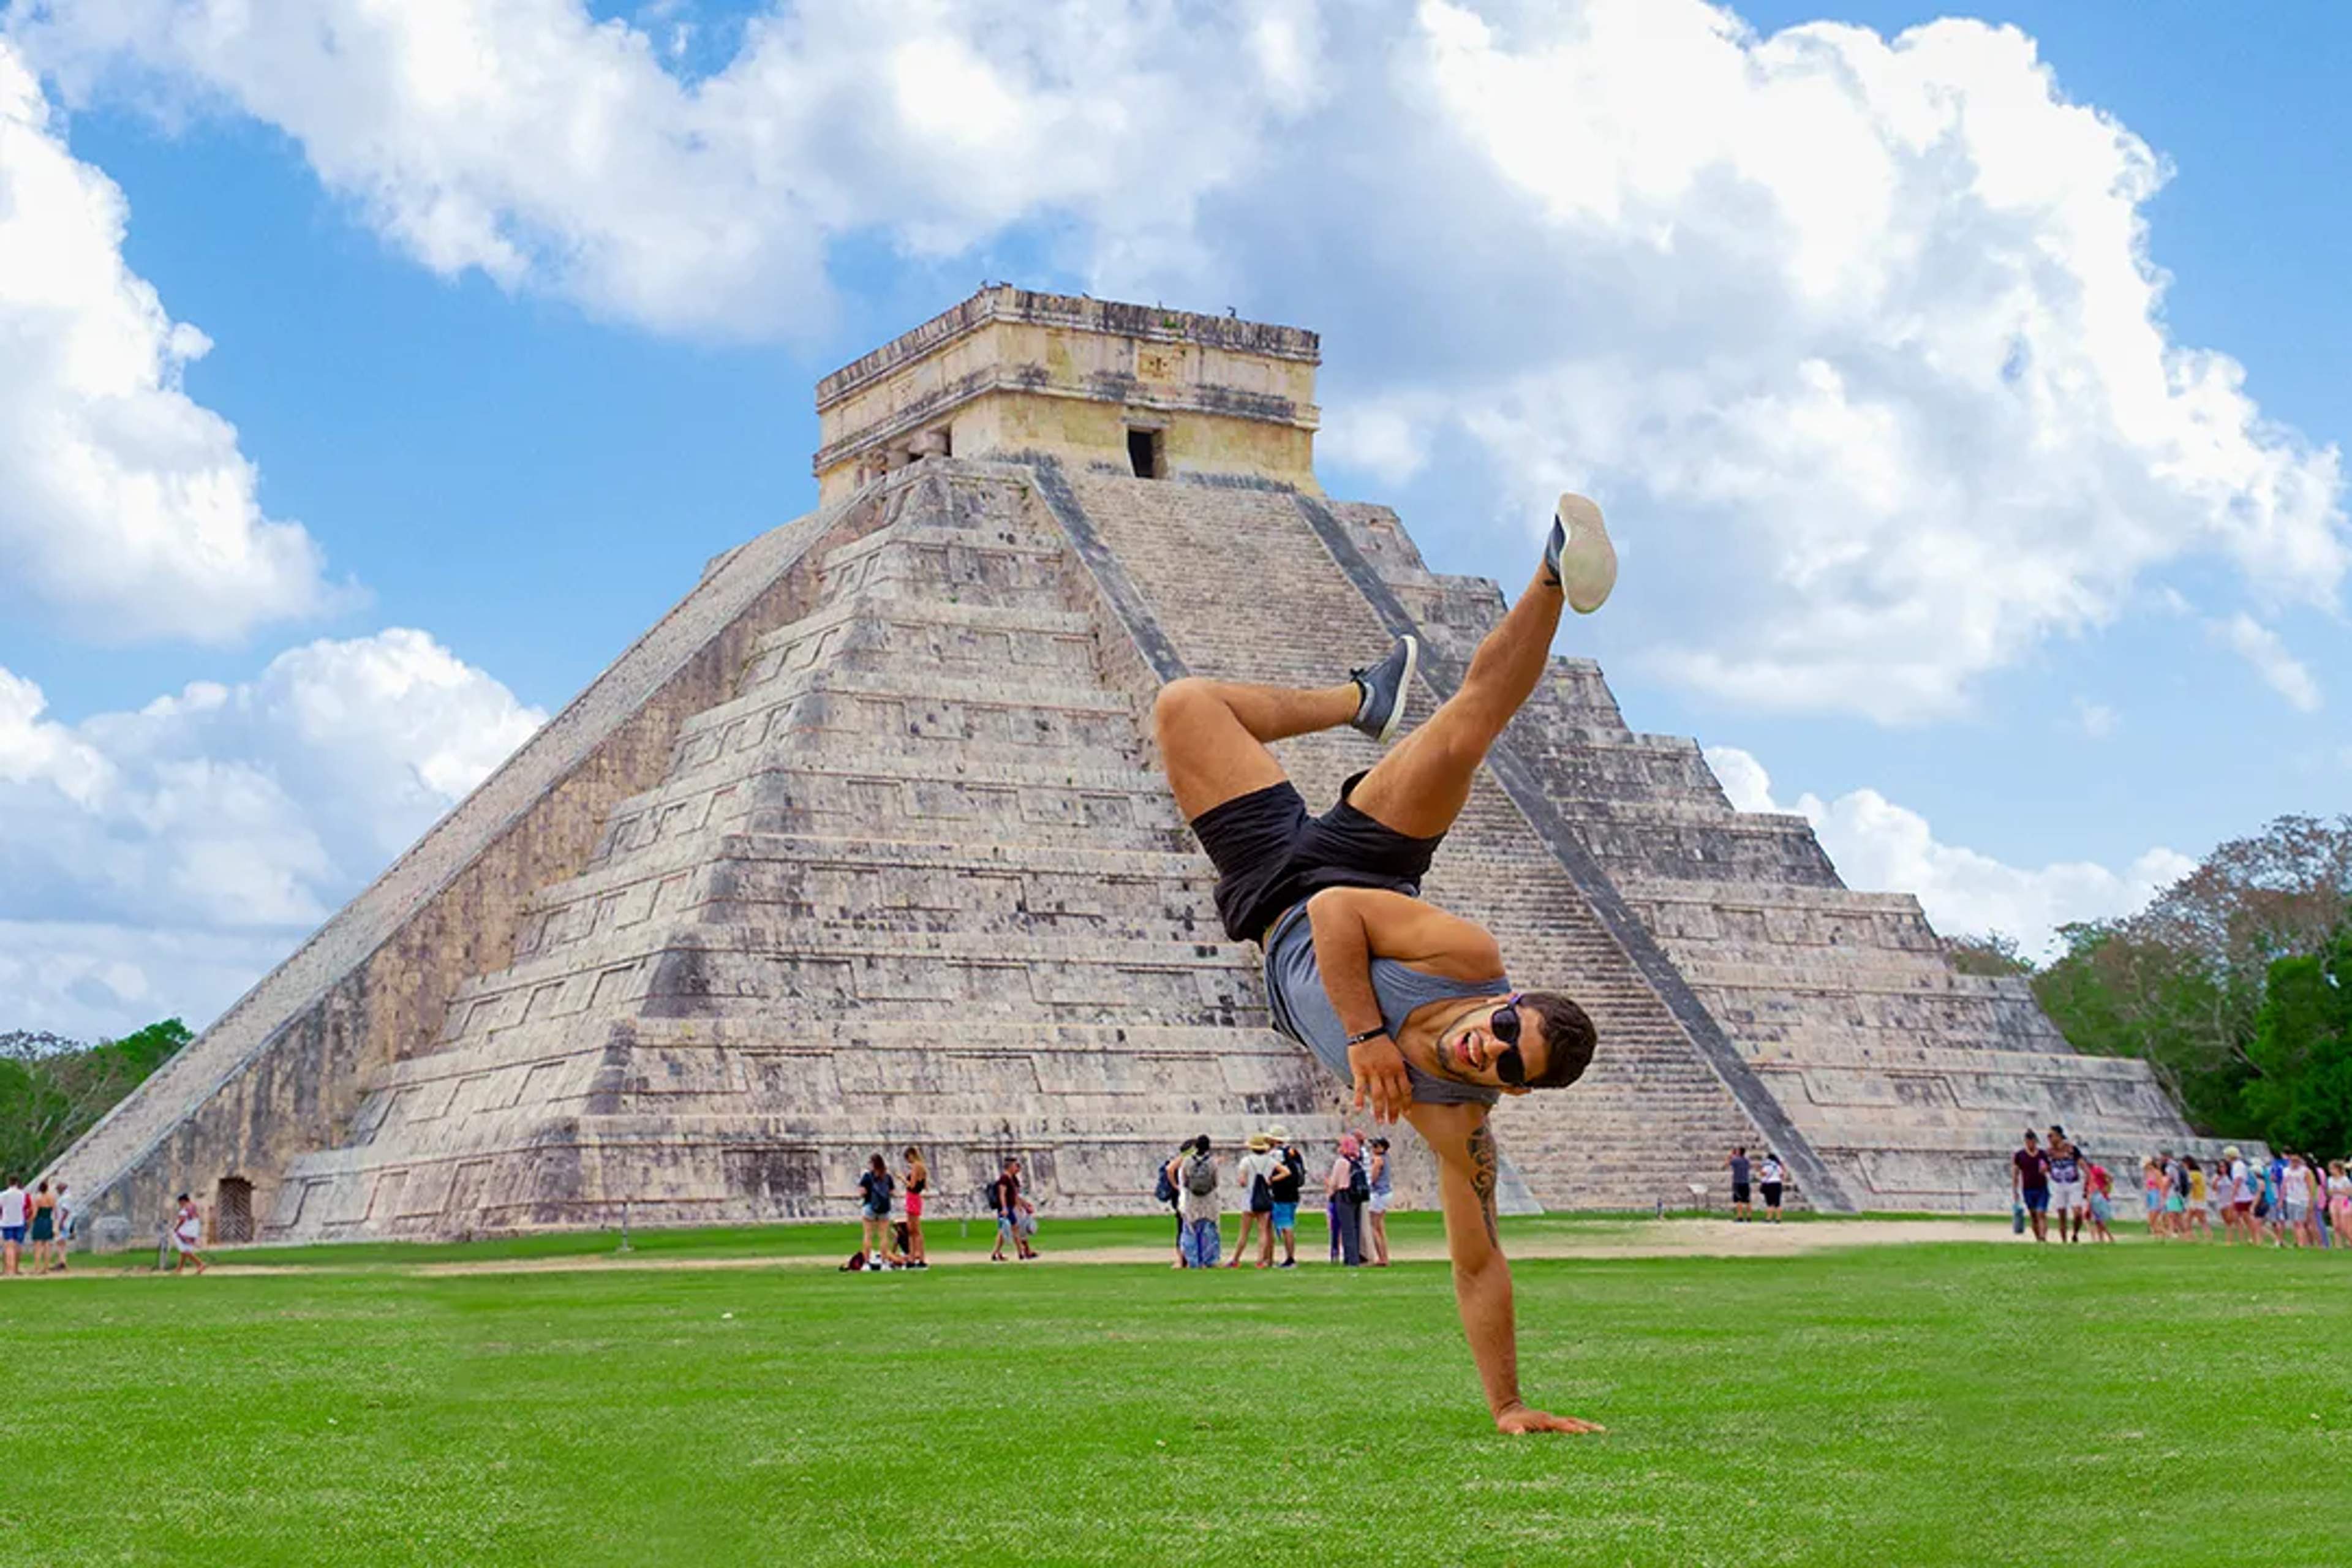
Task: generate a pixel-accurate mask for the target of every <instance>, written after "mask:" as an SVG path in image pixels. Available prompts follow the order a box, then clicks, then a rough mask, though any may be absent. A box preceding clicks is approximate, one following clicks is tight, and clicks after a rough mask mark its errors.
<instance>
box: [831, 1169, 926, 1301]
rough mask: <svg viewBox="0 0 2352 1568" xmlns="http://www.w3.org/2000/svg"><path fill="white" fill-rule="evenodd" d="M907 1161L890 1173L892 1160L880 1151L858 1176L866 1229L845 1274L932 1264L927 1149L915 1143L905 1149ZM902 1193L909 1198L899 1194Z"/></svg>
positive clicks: (851, 1255)
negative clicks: (926, 1247)
mask: <svg viewBox="0 0 2352 1568" xmlns="http://www.w3.org/2000/svg"><path fill="white" fill-rule="evenodd" d="M898 1157H899V1158H900V1159H902V1160H904V1161H905V1162H906V1164H905V1166H904V1167H903V1169H902V1172H901V1174H900V1175H898V1176H893V1175H891V1173H890V1163H889V1162H888V1161H887V1160H885V1159H884V1158H882V1156H881V1154H880V1153H879V1152H877V1153H875V1154H874V1155H872V1156H871V1157H869V1158H868V1159H867V1160H866V1170H865V1173H864V1174H862V1175H860V1176H859V1177H858V1178H857V1208H858V1215H859V1217H860V1218H861V1219H862V1220H863V1221H864V1234H863V1235H862V1236H861V1237H859V1238H858V1244H857V1250H856V1252H854V1253H852V1254H850V1257H849V1261H848V1262H846V1263H844V1264H843V1265H842V1266H841V1267H842V1270H843V1271H844V1272H845V1273H857V1272H860V1271H862V1270H866V1269H874V1270H880V1269H885V1268H929V1267H930V1264H929V1261H928V1260H927V1259H926V1258H925V1257H924V1255H923V1194H925V1193H927V1192H928V1191H929V1190H930V1185H931V1168H930V1166H929V1165H928V1164H927V1163H924V1160H923V1152H922V1151H921V1150H920V1149H918V1148H917V1147H915V1145H913V1144H912V1143H909V1144H908V1145H907V1147H906V1148H905V1149H904V1150H903V1151H901V1152H900V1153H899V1156H898ZM901 1192H903V1193H904V1194H905V1195H904V1197H903V1198H899V1197H898V1194H900V1193H901ZM894 1199H895V1200H897V1201H898V1203H899V1204H900V1205H901V1206H900V1208H899V1214H900V1215H901V1217H900V1218H898V1219H896V1220H894V1219H892V1218H891V1217H890V1211H891V1206H892V1203H893V1201H894Z"/></svg>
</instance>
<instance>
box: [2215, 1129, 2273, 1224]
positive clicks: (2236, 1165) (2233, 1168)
mask: <svg viewBox="0 0 2352 1568" xmlns="http://www.w3.org/2000/svg"><path fill="white" fill-rule="evenodd" d="M2221 1158H2222V1159H2224V1160H2226V1161H2228V1162H2229V1173H2230V1174H2229V1183H2230V1212H2229V1214H2228V1215H2226V1216H2225V1217H2226V1218H2227V1219H2228V1221H2229V1225H2230V1236H2229V1241H2230V1245H2231V1246H2232V1247H2235V1246H2236V1245H2237V1244H2238V1242H2239V1240H2240V1239H2241V1238H2243V1239H2244V1241H2245V1242H2246V1244H2247V1245H2248V1246H2250V1247H2251V1246H2256V1245H2259V1244H2260V1243H2261V1241H2262V1238H2263V1237H2262V1232H2261V1231H2260V1230H2258V1229H2257V1228H2255V1222H2254V1208H2255V1205H2258V1204H2259V1203H2260V1202H2261V1201H2262V1200H2261V1195H2260V1194H2259V1193H2257V1191H2256V1190H2255V1189H2256V1188H2257V1187H2258V1186H2259V1185H2260V1183H2258V1182H2257V1181H2256V1179H2255V1176H2254V1172H2253V1167H2252V1165H2250V1164H2248V1163H2247V1162H2246V1156H2245V1155H2244V1154H2243V1153H2242V1152H2240V1150H2239V1148H2238V1146H2237V1145H2236V1144H2235V1143H2232V1144H2231V1145H2230V1146H2229V1147H2228V1148H2226V1149H2224V1150H2222V1151H2221Z"/></svg>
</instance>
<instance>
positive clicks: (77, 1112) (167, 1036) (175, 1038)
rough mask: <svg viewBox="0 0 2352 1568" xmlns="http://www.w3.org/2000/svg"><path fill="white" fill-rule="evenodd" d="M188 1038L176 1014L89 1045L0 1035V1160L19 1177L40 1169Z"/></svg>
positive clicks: (33, 1036)
mask: <svg viewBox="0 0 2352 1568" xmlns="http://www.w3.org/2000/svg"><path fill="white" fill-rule="evenodd" d="M193 1038H194V1036H193V1035H192V1034H190V1033H189V1031H188V1027H187V1026H186V1025H184V1024H183V1023H181V1022H180V1020H179V1019H177V1018H166V1019H164V1020H163V1022H162V1023H160V1024H150V1025H148V1026H147V1027H145V1028H143V1029H141V1030H139V1031H138V1032H137V1033H136V1034H131V1035H125V1036H123V1037H122V1038H121V1039H119V1040H103V1041H100V1043H99V1044H97V1045H94V1046H82V1045H78V1044H76V1043H75V1042H73V1041H71V1040H66V1039H60V1038H58V1037H57V1036H55V1035H47V1034H21V1033H20V1034H11V1035H5V1036H0V1165H5V1167H6V1169H7V1172H8V1173H13V1174H15V1175H16V1176H18V1177H20V1178H21V1177H26V1176H29V1175H31V1174H32V1173H34V1172H36V1171H38V1170H41V1169H42V1168H44V1167H45V1166H47V1164H48V1163H49V1162H50V1161H52V1160H54V1159H56V1158H57V1157H58V1155H60V1154H62V1153H64V1152H66V1150H67V1149H68V1148H69V1147H71V1146H72V1143H73V1141H74V1140H75V1139H77V1138H79V1137H80V1136H81V1135H82V1134H83V1133H85V1132H87V1131H89V1129H90V1127H91V1126H92V1125H93V1124H94V1123H95V1122H96V1121H98V1119H99V1118H100V1117H101V1116H103V1115H105V1114H106V1113H107V1112H108V1111H109V1110H112V1109H113V1107H114V1105H115V1102H116V1101H118V1100H121V1098H122V1097H123V1096H124V1095H126V1094H129V1093H130V1092H131V1090H132V1089H136V1088H138V1087H139V1085H140V1084H141V1083H142V1082H143V1081H144V1080H145V1079H146V1078H147V1076H148V1075H149V1074H150V1073H152V1072H153V1071H154V1070H155V1069H156V1068H159V1067H162V1066H163V1064H164V1063H165V1062H167V1061H169V1060H170V1059H171V1058H172V1057H173V1055H174V1054H175V1053H177V1052H178V1051H179V1049H180V1048H181V1047H183V1046H185V1045H186V1044H187V1043H188V1042H189V1041H190V1040H191V1039H193Z"/></svg>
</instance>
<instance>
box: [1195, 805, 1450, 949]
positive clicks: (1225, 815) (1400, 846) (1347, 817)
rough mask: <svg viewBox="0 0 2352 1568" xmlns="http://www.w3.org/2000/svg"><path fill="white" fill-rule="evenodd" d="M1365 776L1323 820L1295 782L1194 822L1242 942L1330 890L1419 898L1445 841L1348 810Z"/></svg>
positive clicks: (1225, 912) (1224, 911)
mask: <svg viewBox="0 0 2352 1568" xmlns="http://www.w3.org/2000/svg"><path fill="white" fill-rule="evenodd" d="M1363 777H1364V775H1363V774H1362V773H1356V774H1354V775H1352V776H1350V777H1349V780H1348V782H1347V783H1346V784H1341V785H1340V786H1339V805H1335V806H1333V807H1332V808H1331V809H1330V810H1328V811H1327V812H1325V813H1324V814H1323V815H1322V816H1307V802H1306V800H1305V799H1304V798H1303V797H1302V796H1301V795H1299V793H1298V791H1297V788H1295V787H1294V786H1293V785H1292V784H1290V783H1289V781H1288V780H1285V781H1284V782H1283V783H1281V784H1268V785H1266V787H1265V788H1264V789H1261V790H1252V791H1251V792H1250V793H1249V794H1247V795H1236V796H1234V798H1233V799H1232V800H1229V801H1227V802H1225V803H1224V804H1223V805H1217V806H1212V807H1211V808H1210V809H1208V810H1207V811H1204V812H1202V814H1201V815H1200V816H1197V817H1195V818H1193V820H1192V832H1193V834H1194V835H1195V836H1196V837H1198V838H1199V839H1200V840H1201V847H1202V848H1203V849H1206V850H1207V851H1208V852H1209V858H1210V859H1212V860H1213V861H1215V862H1216V864H1217V914H1218V916H1219V918H1221V919H1222V920H1223V921H1224V922H1225V934H1226V935H1227V936H1230V937H1232V938H1233V939H1234V941H1235V942H1256V941H1258V940H1260V939H1261V938H1262V937H1264V936H1265V931H1266V928H1267V927H1268V926H1270V925H1272V924H1273V923H1274V922H1275V920H1276V917H1277V916H1279V915H1280V914H1281V913H1282V912H1283V911H1284V910H1286V909H1288V908H1290V906H1291V905H1293V904H1295V903H1297V902H1298V900H1301V899H1303V898H1305V897H1307V894H1309V893H1312V892H1317V891H1318V890H1320V889H1324V888H1386V889H1390V890H1391V891H1393V892H1399V893H1407V894H1412V895H1414V896H1418V895H1419V894H1420V892H1421V879H1422V878H1423V876H1425V875H1427V873H1428V871H1429V859H1430V857H1431V856H1433V855H1434V854H1436V853H1437V847H1438V845H1439V844H1440V843H1442V842H1444V837H1445V836H1444V834H1442V833H1441V834H1439V835H1438V836H1437V837H1434V838H1411V837H1406V836H1405V835H1404V834H1402V833H1399V832H1398V831H1396V829H1394V828H1392V827H1383V826H1381V825H1380V824H1379V823H1377V822H1374V821H1373V820H1372V819H1371V818H1370V817H1369V816H1365V815H1364V814H1363V813H1362V812H1360V811H1358V810H1357V809H1356V808H1355V807H1354V806H1352V805H1349V804H1348V796H1349V795H1351V794H1353V793H1354V792H1355V788H1356V785H1357V784H1360V783H1361V782H1363Z"/></svg>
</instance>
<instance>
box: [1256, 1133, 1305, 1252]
mask: <svg viewBox="0 0 2352 1568" xmlns="http://www.w3.org/2000/svg"><path fill="white" fill-rule="evenodd" d="M1265 1135H1266V1138H1267V1141H1268V1142H1271V1143H1272V1144H1273V1145H1274V1150H1275V1164H1274V1169H1273V1170H1272V1171H1271V1172H1270V1173H1267V1175H1266V1179H1265V1190H1266V1195H1267V1196H1268V1197H1269V1198H1271V1199H1273V1200H1274V1212H1273V1214H1272V1215H1270V1216H1268V1217H1269V1220H1270V1222H1271V1224H1272V1225H1273V1226H1274V1234H1275V1237H1276V1240H1278V1241H1280V1242H1281V1243H1282V1261H1281V1262H1280V1263H1278V1264H1276V1268H1297V1267H1298V1196H1299V1194H1300V1193H1301V1192H1302V1191H1304V1190H1305V1187H1306V1184H1307V1154H1306V1152H1305V1151H1304V1150H1302V1149H1300V1148H1299V1147H1298V1146H1297V1144H1295V1143H1293V1142H1291V1141H1290V1133H1289V1131H1288V1130H1287V1129H1286V1128H1285V1127H1284V1126H1283V1125H1282V1123H1280V1122H1278V1121H1277V1122H1276V1123H1275V1124H1274V1125H1273V1126H1271V1127H1269V1128H1267V1129H1266V1130H1265Z"/></svg>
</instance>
